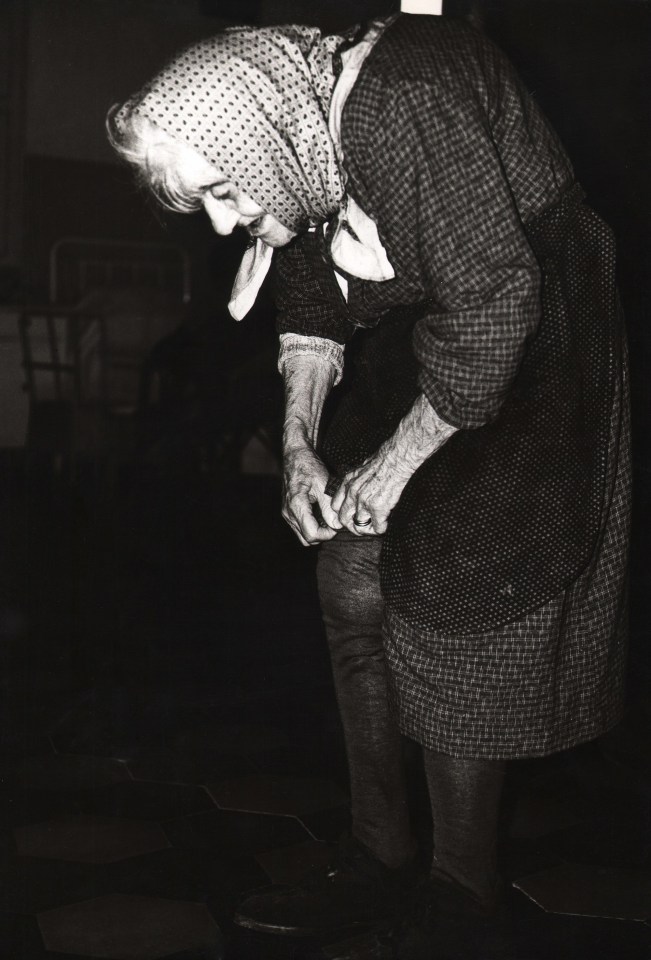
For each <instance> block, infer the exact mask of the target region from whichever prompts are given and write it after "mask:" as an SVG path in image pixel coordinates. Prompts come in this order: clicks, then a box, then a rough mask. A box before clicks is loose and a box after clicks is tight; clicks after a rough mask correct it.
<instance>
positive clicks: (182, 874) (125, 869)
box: [104, 848, 267, 918]
mask: <svg viewBox="0 0 651 960" xmlns="http://www.w3.org/2000/svg"><path fill="white" fill-rule="evenodd" d="M104 869H105V873H106V876H107V877H108V882H109V883H110V884H112V887H111V889H112V890H113V891H114V892H115V893H130V894H139V895H141V896H150V897H164V898H166V899H171V900H192V901H196V902H198V903H205V904H207V905H208V906H209V907H210V909H211V911H212V912H213V914H214V915H215V916H217V917H219V918H221V917H226V916H230V914H231V913H232V908H233V905H234V903H235V902H236V900H238V899H239V898H240V897H241V896H242V894H243V893H245V892H247V891H249V890H252V889H255V888H257V887H260V886H263V885H264V884H265V883H267V875H266V874H265V872H264V870H263V869H262V867H261V866H260V864H259V863H258V862H257V861H256V860H255V859H254V858H253V856H243V855H241V854H239V853H233V854H231V855H228V854H222V855H221V856H217V855H216V854H215V853H213V852H210V851H206V850H202V849H196V848H194V849H183V850H181V849H176V848H171V849H167V850H159V851H156V852H154V853H149V854H145V855H143V856H139V857H134V858H132V859H130V860H123V861H121V862H119V863H112V864H109V865H108V866H107V867H105V868H104Z"/></svg>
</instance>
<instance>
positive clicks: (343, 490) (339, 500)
mask: <svg viewBox="0 0 651 960" xmlns="http://www.w3.org/2000/svg"><path fill="white" fill-rule="evenodd" d="M347 490H348V486H347V485H346V484H344V483H342V484H341V485H340V486H339V487H338V488H337V491H336V493H335V494H334V496H333V497H332V500H331V501H330V502H331V504H332V509H333V510H334V511H335V513H336V514H337V515H339V513H340V512H341V507H342V504H343V502H344V500H345V499H346V495H347Z"/></svg>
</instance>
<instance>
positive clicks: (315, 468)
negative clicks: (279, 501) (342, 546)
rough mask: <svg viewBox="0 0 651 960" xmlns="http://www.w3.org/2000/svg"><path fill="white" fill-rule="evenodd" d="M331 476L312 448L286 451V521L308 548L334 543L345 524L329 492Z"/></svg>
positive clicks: (284, 482) (284, 474)
mask: <svg viewBox="0 0 651 960" xmlns="http://www.w3.org/2000/svg"><path fill="white" fill-rule="evenodd" d="M329 479H330V474H329V473H328V470H327V469H326V466H325V464H324V463H323V461H322V460H320V459H319V457H318V456H317V455H316V453H315V452H314V449H313V448H312V447H311V446H310V445H309V444H307V443H306V444H301V445H300V446H292V447H291V448H290V449H287V448H286V449H285V453H284V458H283V509H282V514H283V517H284V519H285V520H286V521H287V523H288V524H289V525H290V527H291V528H292V530H293V531H294V533H295V534H296V536H297V537H298V539H299V540H300V541H301V543H302V544H303V546H304V547H309V546H312V545H313V544H316V543H320V542H321V541H323V540H331V539H332V538H333V537H334V536H335V534H336V533H337V531H338V530H340V529H341V526H342V524H341V522H340V520H339V518H338V516H337V514H336V513H335V511H334V510H333V509H332V505H331V499H332V498H331V497H330V496H329V495H328V494H327V493H326V492H325V489H326V485H327V483H328V480H329Z"/></svg>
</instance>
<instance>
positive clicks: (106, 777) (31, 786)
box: [5, 756, 131, 792]
mask: <svg viewBox="0 0 651 960" xmlns="http://www.w3.org/2000/svg"><path fill="white" fill-rule="evenodd" d="M5 775H6V778H7V782H8V783H9V785H10V786H13V787H16V788H18V789H22V790H44V791H53V792H54V791H59V790H62V791H71V790H85V789H86V790H92V789H95V788H97V787H99V786H108V785H110V784H113V783H121V782H123V781H125V780H130V779H131V778H130V776H129V771H128V770H127V768H126V767H125V765H124V764H123V763H120V762H119V761H118V760H108V759H102V758H96V757H77V756H47V757H32V758H28V759H25V760H23V761H21V762H20V763H16V764H13V765H10V766H8V767H7V770H6V774H5Z"/></svg>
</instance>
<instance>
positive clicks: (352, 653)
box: [109, 15, 629, 955]
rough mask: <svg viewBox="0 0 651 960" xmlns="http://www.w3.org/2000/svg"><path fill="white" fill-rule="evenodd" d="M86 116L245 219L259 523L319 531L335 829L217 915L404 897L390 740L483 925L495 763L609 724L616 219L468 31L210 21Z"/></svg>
mask: <svg viewBox="0 0 651 960" xmlns="http://www.w3.org/2000/svg"><path fill="white" fill-rule="evenodd" d="M109 131H110V137H111V140H112V142H113V144H114V146H115V147H116V149H117V150H118V151H119V153H120V154H121V155H122V156H123V157H125V158H126V159H127V160H128V161H130V162H131V163H133V164H135V165H136V166H137V167H138V169H139V171H140V174H141V176H142V178H143V180H144V182H145V183H146V184H148V185H149V186H150V187H151V188H152V189H153V190H154V192H155V193H156V194H157V195H158V197H159V198H160V199H161V200H162V202H163V203H165V204H167V205H168V206H170V207H172V208H173V209H176V210H187V211H190V210H194V209H198V208H200V207H203V208H204V209H205V211H206V213H207V214H208V216H209V217H210V219H211V221H212V224H213V226H214V228H215V230H216V231H217V232H218V233H220V234H228V233H230V232H231V231H232V230H233V229H234V228H235V227H238V226H239V227H243V228H244V229H245V230H246V231H247V232H248V234H249V236H250V238H251V244H250V246H249V247H248V249H247V251H246V254H245V256H244V260H243V263H242V266H241V268H240V270H239V273H238V276H237V278H236V281H235V287H234V290H233V295H232V299H231V303H230V309H231V313H232V314H233V315H234V316H235V317H237V318H240V317H241V316H243V315H244V314H245V313H246V311H247V310H248V309H249V307H250V306H251V304H252V303H253V301H254V300H255V296H256V293H257V291H258V289H259V288H260V285H261V283H262V281H263V280H264V277H265V275H266V274H267V271H268V269H269V266H270V263H271V260H272V256H273V259H274V261H275V262H274V267H275V273H276V286H277V305H278V330H279V332H280V344H281V345H280V360H279V365H280V369H281V371H282V373H283V375H284V378H285V383H286V427H285V437H284V439H285V468H284V469H285V488H284V508H283V513H284V516H285V518H286V520H287V521H288V522H289V524H290V525H291V526H292V528H293V529H294V531H295V532H296V534H297V536H298V538H299V539H300V541H301V542H302V543H303V544H306V545H307V544H316V543H320V544H321V546H320V556H319V564H318V580H319V591H320V597H321V604H322V610H323V617H324V622H325V626H326V631H327V636H328V642H329V645H330V652H331V658H332V665H333V672H334V679H335V686H336V692H337V697H338V703H339V708H340V712H341V717H342V722H343V726H344V731H345V736H346V745H347V751H348V761H349V769H350V784H351V799H352V826H351V833H350V836H349V837H348V839H347V841H346V842H345V843H342V845H341V849H340V853H339V857H338V859H337V861H336V863H335V864H334V865H333V866H332V868H331V869H330V870H329V871H327V873H326V874H324V876H323V877H321V878H320V879H318V880H314V879H313V880H312V881H311V882H310V883H309V884H306V885H305V886H297V887H291V888H280V889H278V888H271V889H270V890H269V891H265V892H261V893H260V894H257V895H256V896H253V897H251V898H249V899H248V900H247V901H246V902H245V903H244V904H242V906H241V907H240V909H239V912H238V914H237V917H236V919H237V920H238V922H239V923H240V924H242V925H244V926H247V927H250V928H253V929H256V930H261V931H277V932H279V933H289V934H314V933H318V934H328V933H330V932H333V931H334V930H338V929H343V928H355V927H356V926H359V925H363V924H368V923H372V922H374V921H376V920H379V919H380V918H386V916H387V915H388V914H389V913H391V912H392V911H394V910H395V909H396V907H399V906H400V896H399V895H398V894H399V893H402V892H404V891H406V890H408V889H410V884H411V883H412V882H413V881H414V880H415V878H416V876H417V874H418V871H417V869H416V864H417V862H418V860H417V856H416V850H415V843H414V840H413V838H412V834H411V831H410V826H409V816H408V808H407V796H406V792H405V786H404V780H403V771H402V757H401V745H402V744H401V734H406V735H407V736H409V737H411V738H412V739H414V740H416V741H418V743H420V744H421V745H422V747H423V755H424V766H425V772H426V775H427V781H428V786H429V792H430V798H431V805H432V815H433V824H434V856H433V861H432V867H431V883H430V884H429V885H428V889H429V891H430V894H431V897H432V900H433V901H436V902H438V903H440V904H442V903H443V902H447V903H449V902H450V898H452V900H454V901H455V903H456V908H458V909H462V910H464V911H466V913H467V914H468V915H469V916H470V915H477V916H479V915H485V914H490V912H491V911H492V910H493V909H494V908H495V905H496V903H497V901H498V898H499V882H498V876H497V869H496V856H495V848H496V832H497V818H498V809H499V800H500V793H501V788H502V781H503V775H504V767H505V762H506V761H507V760H508V759H510V758H517V757H539V756H544V755H547V754H550V753H552V752H555V751H560V750H563V749H565V748H568V747H571V746H573V745H575V744H578V743H581V742H583V741H586V740H589V739H591V738H595V737H597V736H599V735H600V734H601V733H603V732H604V731H605V730H607V729H608V728H609V727H610V726H611V725H613V724H614V723H615V722H616V721H617V720H618V718H619V716H620V710H621V704H622V680H623V661H624V649H625V606H624V591H625V562H626V546H627V543H626V541H627V528H628V502H629V480H628V460H627V449H628V447H627V444H628V433H627V415H626V411H627V407H626V395H627V394H626V380H625V367H624V360H623V354H624V345H623V335H622V328H621V322H620V318H619V312H618V306H617V298H616V292H615V288H614V267H613V261H614V252H613V243H612V239H611V235H610V233H609V231H608V229H607V228H606V227H605V226H604V224H603V223H602V222H601V221H600V220H599V218H598V217H597V216H596V215H595V214H594V213H593V212H592V211H591V210H590V209H589V208H588V207H587V206H586V205H585V204H584V202H583V193H582V191H581V188H580V187H579V186H578V185H577V184H576V183H575V181H574V178H573V173H572V168H571V165H570V162H569V161H568V159H567V157H566V155H565V153H564V151H563V149H562V147H561V145H560V144H559V142H558V139H557V138H556V136H555V135H554V133H553V132H552V130H551V129H550V127H549V125H548V123H547V122H546V120H545V119H544V118H543V117H542V116H541V113H540V112H539V110H538V108H537V107H536V104H535V103H534V102H533V100H532V99H531V97H530V96H528V95H527V93H526V92H525V91H524V90H523V89H522V87H521V85H520V83H519V81H518V79H517V77H516V76H515V75H514V71H513V69H512V68H511V66H510V65H509V63H508V62H507V61H506V60H505V59H504V57H503V56H502V55H501V53H500V52H499V51H497V50H496V49H495V48H494V47H493V46H492V45H491V44H490V43H489V42H488V40H487V39H486V38H485V37H483V36H482V35H481V34H479V33H477V32H476V31H475V30H474V29H473V28H472V27H471V26H469V25H468V24H467V23H466V22H464V21H457V20H447V19H444V18H435V17H418V16H408V15H401V16H398V17H393V18H389V19H387V20H382V21H377V22H375V23H373V24H372V25H371V26H370V27H367V28H365V29H364V30H362V31H354V30H353V31H350V32H349V33H348V34H347V35H346V36H340V37H336V36H329V37H322V36H321V35H320V33H319V32H318V31H317V30H316V29H311V28H304V27H298V26H288V27H277V28H261V29H253V28H235V29H231V30H227V31H225V32H224V33H222V34H220V35H218V36H216V37H214V38H213V39H210V40H206V41H203V42H201V43H199V44H197V45H196V46H193V47H191V48H190V49H188V50H185V51H184V52H183V53H181V54H180V55H179V56H178V57H177V58H176V59H175V60H174V61H173V62H172V63H171V64H169V66H167V67H166V68H165V69H164V70H163V71H162V72H161V73H160V74H159V75H158V76H156V77H155V78H154V79H153V80H152V81H151V82H150V83H149V84H147V86H146V87H145V88H144V89H143V90H142V91H141V92H140V93H138V94H137V95H136V96H134V97H133V98H132V99H131V100H129V101H128V102H127V103H126V104H124V105H123V106H121V107H119V108H114V110H113V112H112V114H111V116H110V119H109ZM276 248H277V249H276ZM274 250H276V252H275V254H274ZM344 356H345V371H344ZM342 374H343V377H342ZM340 379H342V384H341V386H338V387H337V389H336V390H334V391H333V393H332V395H331V396H330V397H329V394H330V391H331V390H332V388H333V387H334V386H335V385H336V384H337V383H338V382H339V380H340ZM328 397H329V403H331V404H332V410H331V411H329V416H328V425H327V429H326V430H325V431H321V430H320V421H321V414H322V411H323V408H324V404H325V402H326V399H327V398H328ZM441 909H442V908H441ZM432 935H434V934H432ZM482 955H483V954H482Z"/></svg>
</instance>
